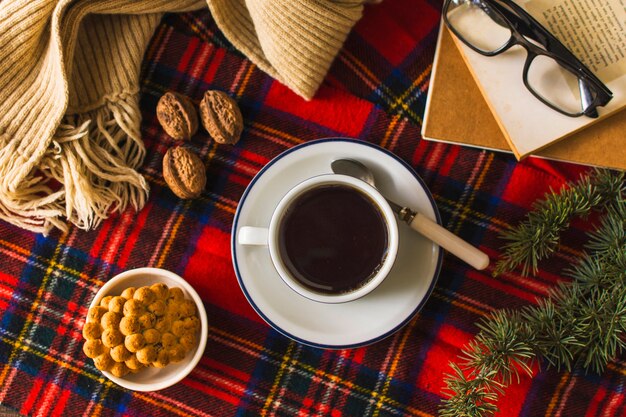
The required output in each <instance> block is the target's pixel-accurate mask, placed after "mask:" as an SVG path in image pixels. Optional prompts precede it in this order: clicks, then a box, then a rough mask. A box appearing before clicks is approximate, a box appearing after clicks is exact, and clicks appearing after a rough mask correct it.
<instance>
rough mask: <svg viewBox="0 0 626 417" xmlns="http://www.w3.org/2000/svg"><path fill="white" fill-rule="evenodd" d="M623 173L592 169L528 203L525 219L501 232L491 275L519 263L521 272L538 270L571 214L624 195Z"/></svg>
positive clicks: (556, 244) (579, 214)
mask: <svg viewBox="0 0 626 417" xmlns="http://www.w3.org/2000/svg"><path fill="white" fill-rule="evenodd" d="M625 175H626V174H625V173H624V172H621V173H614V172H612V171H609V170H606V169H596V170H594V171H593V172H592V173H591V174H590V175H588V176H585V177H582V178H581V179H580V180H578V181H577V182H576V183H574V184H568V185H566V186H564V187H562V188H561V190H560V191H559V192H555V191H554V190H551V191H550V192H549V193H547V194H546V195H545V197H544V199H543V200H540V201H538V202H537V203H535V204H534V205H533V207H532V211H531V212H530V213H529V214H528V216H527V219H526V220H525V221H524V222H522V223H521V224H519V225H518V226H517V227H515V228H512V229H509V230H506V231H504V232H502V234H501V237H502V239H504V240H506V241H508V243H507V244H505V245H504V255H503V256H502V258H501V259H500V260H499V261H498V263H497V264H496V268H495V270H494V275H495V276H497V275H500V274H502V273H503V272H506V271H512V270H514V269H515V268H517V267H518V266H520V265H521V267H522V275H528V273H529V272H532V273H533V274H535V273H537V271H538V264H539V261H541V260H542V259H545V258H547V257H549V256H550V255H552V254H553V253H554V252H555V251H556V250H557V249H558V247H559V242H560V234H561V232H563V231H564V230H565V229H567V228H568V227H569V224H570V221H571V220H572V218H574V217H583V218H584V217H586V216H588V215H589V213H591V211H592V210H593V209H597V208H603V207H606V206H607V205H612V204H614V202H615V201H617V200H619V198H620V196H623V195H624V191H625V190H626V185H625V182H624V178H625Z"/></svg>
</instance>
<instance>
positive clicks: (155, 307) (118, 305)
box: [83, 283, 200, 377]
mask: <svg viewBox="0 0 626 417" xmlns="http://www.w3.org/2000/svg"><path fill="white" fill-rule="evenodd" d="M199 329H200V320H199V319H198V313H197V309H196V305H195V303H194V302H193V301H191V300H188V299H186V298H185V296H184V294H183V291H182V290H181V289H180V288H178V287H173V288H168V287H167V285H165V284H161V283H158V284H153V285H151V286H149V287H148V286H145V287H140V288H134V287H131V288H127V289H125V290H124V291H123V292H122V294H121V295H119V296H106V297H104V298H102V300H101V301H100V304H99V305H97V306H93V307H91V308H90V309H89V312H88V313H87V320H86V322H85V325H84V327H83V337H84V338H85V344H84V345H83V351H84V352H85V355H87V357H89V358H92V359H93V361H94V364H95V365H96V368H98V369H100V370H102V371H108V372H110V373H111V374H113V375H115V376H117V377H123V376H124V375H126V374H128V373H129V372H133V373H134V372H137V371H139V370H141V369H143V368H145V367H157V368H163V367H165V366H167V365H168V364H170V363H176V362H180V361H181V360H183V359H184V358H185V356H186V355H187V353H188V352H189V351H191V350H192V349H193V348H194V347H195V346H196V344H197V333H198V330H199Z"/></svg>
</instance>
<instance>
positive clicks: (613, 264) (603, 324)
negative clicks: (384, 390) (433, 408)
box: [440, 171, 626, 417]
mask: <svg viewBox="0 0 626 417" xmlns="http://www.w3.org/2000/svg"><path fill="white" fill-rule="evenodd" d="M625 194H626V186H625V182H624V173H621V174H613V173H611V172H610V171H595V173H594V175H593V177H589V178H583V179H581V180H580V181H579V182H578V183H577V184H575V185H574V186H572V187H570V188H568V189H563V190H562V191H561V193H559V194H557V193H552V194H550V195H548V196H547V197H546V201H544V202H539V203H537V204H536V205H535V206H534V207H535V210H536V211H537V212H532V213H529V215H528V218H527V220H526V221H525V222H524V223H522V224H521V225H520V227H518V228H516V229H514V230H513V231H512V232H510V233H509V234H508V235H507V239H508V240H509V241H510V242H509V243H508V244H507V247H506V252H505V257H504V259H503V261H502V262H501V263H500V264H499V265H498V267H499V271H500V272H502V271H505V270H510V269H512V268H515V267H517V266H519V265H520V264H521V265H522V268H523V271H525V272H527V271H528V270H531V269H532V270H536V268H537V264H538V261H539V260H541V259H544V258H545V257H547V256H549V255H550V254H552V253H553V252H554V251H555V250H556V249H557V248H558V235H559V233H560V232H561V231H563V230H564V229H565V228H566V227H567V225H568V224H569V221H570V220H571V217H572V216H573V215H574V214H576V215H586V214H588V213H589V212H590V210H591V209H592V208H603V209H604V211H605V214H604V215H603V217H602V219H601V221H600V223H599V225H598V227H597V228H596V230H594V231H593V232H590V233H589V241H588V243H587V244H586V245H585V249H586V252H585V253H584V255H583V257H582V258H581V259H580V261H579V262H578V263H577V264H575V265H572V266H570V268H568V269H567V270H566V271H565V274H566V275H567V276H569V277H570V278H572V280H571V281H570V282H561V283H559V284H558V285H557V286H556V287H555V288H553V289H552V290H551V291H550V292H549V295H548V297H547V298H545V299H543V300H539V302H538V304H537V305H534V306H527V307H525V308H522V309H521V310H520V311H508V310H500V311H496V312H494V313H493V314H492V315H490V316H489V317H486V318H484V319H483V320H481V321H480V322H479V323H478V324H477V327H478V328H479V330H480V331H479V332H478V334H477V335H476V337H475V338H474V339H473V340H472V341H471V342H470V343H469V344H468V345H467V346H466V347H465V348H464V349H463V352H462V353H461V355H460V356H459V364H455V363H453V364H451V367H452V370H453V372H452V373H451V374H448V375H447V376H446V384H447V391H448V392H449V393H450V397H449V398H447V399H445V400H444V401H443V403H442V407H441V410H440V411H441V413H440V415H441V416H444V417H451V416H471V417H478V416H488V415H492V414H494V413H495V412H496V411H497V410H498V408H497V405H496V403H497V400H498V398H499V396H500V395H502V394H503V392H504V388H505V387H507V386H508V385H510V384H511V383H513V382H519V379H520V371H522V372H523V373H525V374H528V375H530V376H532V374H533V368H532V363H533V361H537V360H538V361H540V363H541V364H543V365H545V366H551V367H555V368H557V369H559V370H561V369H566V370H572V369H573V368H574V367H580V368H583V369H584V370H585V371H588V372H589V371H591V372H597V373H600V372H602V371H603V370H604V369H605V368H606V366H607V364H608V363H609V362H610V361H611V360H613V359H614V358H615V357H616V356H617V355H619V354H620V353H621V352H622V351H623V350H624V349H625V348H626V200H625V199H624V195H625ZM533 228H536V229H533ZM533 230H534V231H533ZM533 245H537V247H533Z"/></svg>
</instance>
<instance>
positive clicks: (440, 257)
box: [230, 137, 443, 349]
mask: <svg viewBox="0 0 626 417" xmlns="http://www.w3.org/2000/svg"><path fill="white" fill-rule="evenodd" d="M326 142H347V143H352V144H355V145H363V146H368V147H370V148H373V149H375V150H377V151H380V152H382V153H384V154H386V155H388V156H390V157H392V158H393V159H395V160H396V161H398V162H399V163H400V164H401V165H402V166H404V168H406V169H407V170H408V171H409V172H410V173H411V174H412V175H413V176H414V177H415V179H416V180H417V181H418V182H419V183H420V185H421V186H422V188H423V189H424V191H425V193H426V196H427V197H428V200H429V201H430V204H431V206H432V208H433V211H434V213H435V219H436V220H437V223H438V224H441V216H440V214H439V209H438V208H437V204H436V203H435V199H434V198H433V196H432V194H431V193H430V190H429V189H428V187H427V186H426V183H425V182H424V180H423V179H422V178H421V177H420V176H419V175H418V174H417V172H415V170H414V169H413V167H411V166H410V165H409V164H407V163H406V162H405V161H404V160H402V159H401V158H399V157H398V156H397V155H395V154H394V153H392V152H391V151H388V150H387V149H385V148H383V147H381V146H379V145H376V144H374V143H370V142H365V141H362V140H358V139H350V138H339V137H337V138H324V139H316V140H312V141H310V142H305V143H302V144H300V145H297V146H294V147H293V148H289V149H287V150H286V151H284V152H282V153H281V154H279V155H277V156H276V157H275V158H273V159H272V160H271V161H270V162H268V163H267V164H266V165H265V166H264V167H263V168H261V170H260V171H259V172H258V173H257V174H256V175H255V176H254V178H252V181H250V184H248V186H247V187H246V189H245V191H244V193H243V195H242V196H241V198H240V199H239V203H238V205H237V211H236V212H235V218H234V220H233V227H232V229H231V239H230V248H231V255H232V258H233V267H234V269H235V275H236V276H237V282H238V283H239V288H241V290H242V291H243V294H244V295H245V297H246V299H247V300H248V302H249V303H250V305H251V306H252V308H253V309H254V311H256V312H257V314H258V315H259V316H261V318H262V319H263V320H265V322H267V323H268V324H269V325H270V326H271V327H272V328H274V330H276V331H278V332H279V333H281V334H283V335H285V336H287V337H288V338H290V339H292V340H295V341H297V342H300V343H302V344H305V345H307V346H313V347H316V348H322V349H352V348H358V347H363V346H367V345H371V344H373V343H376V342H378V341H380V340H383V339H385V338H387V337H389V336H391V335H392V334H394V333H396V332H397V331H398V330H400V329H401V328H403V327H404V326H405V325H406V324H407V323H408V322H409V321H411V320H412V319H413V318H414V317H415V315H416V314H417V313H418V312H419V311H420V310H421V309H422V307H423V306H424V304H425V303H426V301H428V299H429V298H430V295H431V293H432V292H433V289H434V288H435V285H436V283H437V279H438V278H439V272H440V271H441V264H442V262H443V249H442V248H441V247H440V248H439V254H438V256H437V266H436V268H435V271H434V273H433V279H432V281H431V283H430V286H429V287H428V290H427V291H426V294H425V295H424V297H423V298H422V300H421V301H420V302H419V303H418V304H417V306H416V307H415V309H414V310H413V311H412V312H411V314H409V315H408V316H407V317H406V319H404V320H403V321H402V322H400V323H399V324H397V325H396V326H395V327H394V328H393V329H391V330H389V331H387V332H385V333H383V334H381V335H379V336H376V337H374V338H372V339H369V340H365V341H363V342H359V343H352V344H346V345H325V344H322V343H316V342H311V341H309V340H305V339H302V338H300V337H298V336H295V335H293V334H291V333H289V332H286V331H284V330H283V329H281V328H280V326H278V325H276V323H274V322H273V321H272V320H271V319H270V318H269V317H267V316H266V315H265V313H263V311H262V310H261V309H260V308H259V307H258V306H257V305H256V303H255V302H254V300H253V299H252V297H251V295H250V294H249V293H248V290H247V289H246V286H245V284H244V283H243V280H242V278H241V272H240V271H239V265H238V262H237V252H236V250H235V245H236V244H237V239H236V237H237V236H236V231H237V225H238V223H239V215H240V213H241V212H240V208H241V207H243V204H244V202H245V201H246V198H247V197H248V194H249V193H250V190H252V188H253V187H254V184H255V183H256V182H257V180H258V179H259V178H261V177H262V176H263V174H264V173H265V172H266V171H267V170H268V169H269V168H270V167H271V166H272V165H274V164H275V163H276V162H277V161H279V160H281V159H282V158H284V157H285V156H287V155H289V154H290V153H292V152H295V151H298V150H300V149H302V148H306V147H309V146H314V145H318V144H320V143H326Z"/></svg>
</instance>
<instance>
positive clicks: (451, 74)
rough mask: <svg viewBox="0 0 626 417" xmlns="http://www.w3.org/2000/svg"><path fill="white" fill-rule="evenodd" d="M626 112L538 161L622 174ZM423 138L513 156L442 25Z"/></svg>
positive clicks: (572, 138) (550, 148)
mask: <svg viewBox="0 0 626 417" xmlns="http://www.w3.org/2000/svg"><path fill="white" fill-rule="evenodd" d="M624 132H626V111H622V112H619V113H617V114H615V115H613V116H610V117H608V118H606V119H605V120H603V121H601V122H600V123H597V124H594V125H592V126H589V127H587V128H586V129H584V130H581V131H580V132H578V133H574V134H572V135H571V136H569V137H568V138H567V140H562V141H559V142H557V143H554V144H552V145H550V146H548V147H546V148H545V149H543V150H540V151H538V152H536V153H535V155H536V156H538V157H543V158H549V159H556V160H563V161H570V162H576V163H579V164H585V165H593V166H603V167H609V168H614V169H621V170H626V135H625V134H624ZM422 136H423V137H424V138H425V139H428V140H435V141H441V142H447V143H455V144H460V145H466V146H473V147H478V148H486V149H491V150H497V151H505V152H512V151H511V148H510V146H509V144H508V142H507V140H506V138H505V136H504V133H503V132H502V131H501V130H500V127H499V126H498V123H497V122H496V119H495V117H494V115H493V114H492V113H491V111H490V110H489V106H488V105H487V103H486V102H485V99H484V98H483V96H482V94H481V92H480V90H479V88H478V86H477V85H476V83H475V81H474V79H473V77H472V75H471V73H470V71H469V69H468V68H467V66H466V64H465V62H464V60H463V58H462V57H461V53H460V52H459V50H458V49H457V47H456V46H455V44H454V41H453V40H452V35H451V34H450V33H449V31H448V29H447V28H446V27H445V25H443V24H442V26H441V29H440V35H439V40H438V44H437V50H436V52H435V60H434V64H433V71H432V75H431V79H430V86H429V90H428V100H427V103H426V111H425V116H424V123H423V125H422Z"/></svg>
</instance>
